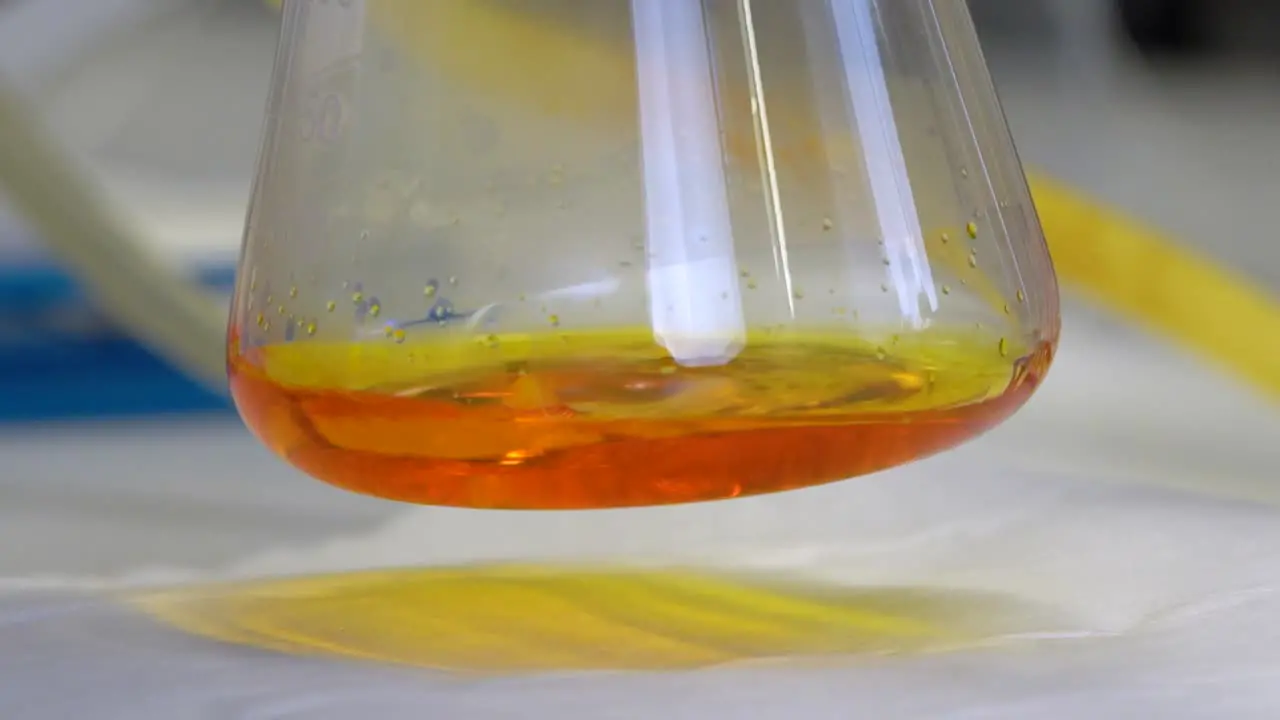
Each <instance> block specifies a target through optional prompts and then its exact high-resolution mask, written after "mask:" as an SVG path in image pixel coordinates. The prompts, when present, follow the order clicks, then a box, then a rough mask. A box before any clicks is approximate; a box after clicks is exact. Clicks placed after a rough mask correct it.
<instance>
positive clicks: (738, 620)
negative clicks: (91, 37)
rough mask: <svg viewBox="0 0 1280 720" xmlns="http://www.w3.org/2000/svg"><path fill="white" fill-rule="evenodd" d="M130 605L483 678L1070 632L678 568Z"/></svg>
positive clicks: (220, 590) (431, 580)
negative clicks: (472, 673)
mask: <svg viewBox="0 0 1280 720" xmlns="http://www.w3.org/2000/svg"><path fill="white" fill-rule="evenodd" d="M131 602H132V603H133V604H134V606H135V607H139V608H141V609H142V610H143V611H144V612H147V613H148V614H150V615H151V616H152V617H154V618H156V619H157V620H159V621H161V622H163V623H165V624H167V625H169V626H171V627H174V628H177V629H179V630H182V631H184V632H189V633H192V634H194V635H198V636H200V637H205V638H209V639H212V640H216V641H219V642H226V643H231V644H236V645H244V646H250V647H256V648H261V649H265V650H272V651H277V652H283V653H288V654H294V655H316V656H331V657H338V658H348V659H357V660H365V661H373V662H383V663H394V664H402V665H411V666H417V667H426V668H435V669H441V670H448V671H458V672H480V673H526V672H548V671H590V670H682V669H691V668H698V667H705V666H711V665H720V664H725V663H735V662H748V661H753V660H765V659H783V658H790V659H793V660H794V659H801V658H821V657H827V658H832V657H834V656H841V655H853V654H863V653H890V652H896V653H900V652H927V651H941V650H947V649H953V648H956V647H961V646H969V645H973V644H975V643H982V642H988V641H992V640H994V639H997V638H999V637H1002V636H1005V637H1007V636H1010V635H1015V634H1025V633H1031V632H1045V631H1055V630H1062V629H1064V628H1063V627H1061V626H1060V625H1055V623H1057V622H1059V621H1058V620H1055V619H1054V618H1053V617H1052V616H1051V615H1050V614H1049V613H1047V612H1045V611H1044V609H1042V608H1037V607H1034V606H1031V605H1029V604H1025V603H1019V602H1016V601H1013V600H1011V599H1009V598H1005V597H999V596H991V595H982V594H975V593H964V592H959V591H955V590H931V589H927V588H839V587H833V586H824V585H818V584H810V583H801V582H796V581H794V580H792V581H787V580H783V579H779V578H770V577H740V576H732V575H719V574H711V573H704V572H694V571H679V570H630V571H628V570H591V569H574V568H553V567H535V566H529V567H479V566H477V567H464V568H444V569H421V570H409V569H405V570H388V571H379V572H365V573H351V574H345V575H331V576H319V577H303V578H287V579H281V580H268V581H260V582H252V583H244V584H238V585H230V586H223V587H211V588H194V589H184V590H177V591H168V592H156V593H150V594H145V595H141V596H138V597H135V598H132V599H131Z"/></svg>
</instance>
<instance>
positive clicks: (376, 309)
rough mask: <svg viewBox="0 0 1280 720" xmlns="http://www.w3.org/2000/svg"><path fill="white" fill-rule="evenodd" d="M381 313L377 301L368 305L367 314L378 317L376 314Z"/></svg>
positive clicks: (380, 307)
mask: <svg viewBox="0 0 1280 720" xmlns="http://www.w3.org/2000/svg"><path fill="white" fill-rule="evenodd" d="M381 314H382V306H381V305H379V304H378V303H374V304H372V305H370V306H369V315H371V316H373V317H378V316H379V315H381Z"/></svg>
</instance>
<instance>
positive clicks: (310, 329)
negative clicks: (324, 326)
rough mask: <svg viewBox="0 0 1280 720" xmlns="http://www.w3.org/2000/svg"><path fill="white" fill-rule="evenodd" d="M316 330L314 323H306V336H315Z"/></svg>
mask: <svg viewBox="0 0 1280 720" xmlns="http://www.w3.org/2000/svg"><path fill="white" fill-rule="evenodd" d="M316 329H317V328H316V324H315V323H313V322H311V323H307V334H308V335H315V334H316Z"/></svg>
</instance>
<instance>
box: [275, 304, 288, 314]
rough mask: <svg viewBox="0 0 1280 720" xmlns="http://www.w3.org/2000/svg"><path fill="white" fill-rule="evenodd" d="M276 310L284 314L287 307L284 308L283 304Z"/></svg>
mask: <svg viewBox="0 0 1280 720" xmlns="http://www.w3.org/2000/svg"><path fill="white" fill-rule="evenodd" d="M276 312H277V313H278V314H280V315H283V314H285V312H286V311H285V309H284V306H283V305H281V306H280V307H278V308H276Z"/></svg>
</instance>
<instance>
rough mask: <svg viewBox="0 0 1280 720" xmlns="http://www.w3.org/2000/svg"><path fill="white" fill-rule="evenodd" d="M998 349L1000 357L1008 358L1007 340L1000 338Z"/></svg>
mask: <svg viewBox="0 0 1280 720" xmlns="http://www.w3.org/2000/svg"><path fill="white" fill-rule="evenodd" d="M999 347H1000V357H1008V356H1009V341H1008V340H1006V339H1004V338H1000V346H999Z"/></svg>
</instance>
